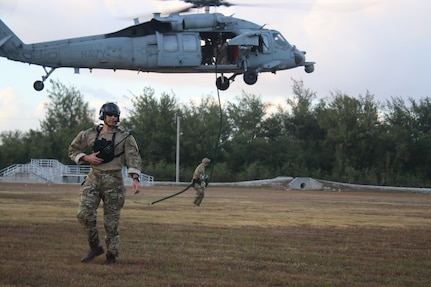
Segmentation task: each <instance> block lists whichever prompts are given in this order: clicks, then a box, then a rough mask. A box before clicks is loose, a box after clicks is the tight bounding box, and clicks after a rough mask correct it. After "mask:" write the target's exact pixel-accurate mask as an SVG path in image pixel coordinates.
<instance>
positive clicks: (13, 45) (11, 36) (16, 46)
mask: <svg viewBox="0 0 431 287" xmlns="http://www.w3.org/2000/svg"><path fill="white" fill-rule="evenodd" d="M24 46H25V44H24V43H23V42H22V41H21V40H20V39H19V38H18V37H17V35H15V33H14V32H12V30H11V29H9V27H8V26H6V24H4V23H3V21H2V20H0V56H2V57H6V58H8V59H11V60H17V61H22V60H21V59H19V57H18V55H19V53H18V52H17V51H19V50H21V49H22V48H23V47H24Z"/></svg>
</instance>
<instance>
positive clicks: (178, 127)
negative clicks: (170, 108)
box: [175, 117, 180, 182]
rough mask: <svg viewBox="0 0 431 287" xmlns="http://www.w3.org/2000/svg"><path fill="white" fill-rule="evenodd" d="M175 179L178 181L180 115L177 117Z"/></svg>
mask: <svg viewBox="0 0 431 287" xmlns="http://www.w3.org/2000/svg"><path fill="white" fill-rule="evenodd" d="M176 166H177V167H176V176H175V181H176V182H179V181H180V117H177V163H176Z"/></svg>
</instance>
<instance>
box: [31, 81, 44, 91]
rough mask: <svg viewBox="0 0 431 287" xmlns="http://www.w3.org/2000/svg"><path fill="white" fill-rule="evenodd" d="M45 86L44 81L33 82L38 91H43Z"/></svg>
mask: <svg viewBox="0 0 431 287" xmlns="http://www.w3.org/2000/svg"><path fill="white" fill-rule="evenodd" d="M44 87H45V85H44V84H43V82H42V81H36V82H34V84H33V88H34V89H35V90H36V91H38V92H40V91H42V90H43V88H44Z"/></svg>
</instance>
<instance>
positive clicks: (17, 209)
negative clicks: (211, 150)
mask: <svg viewBox="0 0 431 287" xmlns="http://www.w3.org/2000/svg"><path fill="white" fill-rule="evenodd" d="M78 189H79V186H78V185H45V184H33V185H25V184H5V183H0V250H1V251H0V286H2V287H5V286H62V287H69V286H79V287H92V286H95V287H96V286H97V287H100V286H122V287H127V286H132V287H137V286H307V287H310V286H343V287H344V286H349V287H352V286H367V287H370V286H427V287H428V286H431V285H430V284H431V195H429V194H419V193H416V194H414V193H396V192H371V191H366V192H365V191H362V192H361V191H342V192H329V191H291V190H290V191H287V190H274V189H271V188H269V187H267V188H264V187H262V188H229V187H211V186H209V187H208V189H207V192H206V197H205V199H204V201H203V203H202V205H201V207H195V206H193V204H192V202H193V197H194V192H193V191H192V190H189V191H187V192H186V193H183V194H181V195H179V196H178V197H175V198H171V199H169V200H166V201H163V202H160V203H158V204H155V205H152V206H149V205H148V202H150V201H154V200H156V199H159V198H161V197H164V196H166V195H169V194H172V193H175V192H177V191H179V190H181V189H182V187H178V186H177V187H169V186H152V187H146V188H144V189H143V192H142V193H141V194H139V195H137V196H135V195H132V194H131V192H129V193H128V197H127V200H126V204H125V207H124V208H123V211H122V218H121V239H122V244H121V254H120V257H119V258H118V263H117V264H116V265H114V266H105V265H103V262H104V259H105V258H104V256H100V257H98V258H96V259H95V260H94V261H93V262H91V263H89V264H83V263H81V262H80V258H81V257H82V256H83V255H84V254H85V253H86V251H87V249H88V246H87V242H86V238H85V235H84V233H83V230H82V228H81V227H80V226H79V225H78V222H77V220H76V217H75V214H76V209H77V204H78V203H77V202H78ZM102 213H103V211H102V210H101V209H99V219H100V220H99V222H98V225H99V227H100V229H99V231H100V234H101V235H102V236H104V230H103V227H102V221H101V218H102Z"/></svg>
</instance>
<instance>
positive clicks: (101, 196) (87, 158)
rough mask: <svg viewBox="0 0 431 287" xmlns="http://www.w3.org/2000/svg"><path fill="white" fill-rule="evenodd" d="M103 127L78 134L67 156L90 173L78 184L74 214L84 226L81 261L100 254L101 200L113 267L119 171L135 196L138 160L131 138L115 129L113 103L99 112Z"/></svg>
mask: <svg viewBox="0 0 431 287" xmlns="http://www.w3.org/2000/svg"><path fill="white" fill-rule="evenodd" d="M99 119H100V120H102V121H103V124H101V125H99V126H95V127H92V128H90V129H88V130H85V131H81V132H80V133H79V134H78V135H77V136H76V137H75V139H74V140H73V141H72V143H71V144H70V146H69V157H70V158H71V159H72V160H73V161H74V162H76V164H82V163H84V162H88V163H90V165H91V171H90V173H89V174H88V176H87V177H86V179H85V181H84V182H83V183H82V186H81V189H80V201H79V208H78V212H77V218H78V221H79V222H80V223H81V224H82V225H83V226H84V229H85V232H86V234H87V240H88V243H89V245H90V250H89V251H88V253H87V255H85V256H84V257H83V258H82V259H81V262H83V263H87V262H90V261H92V260H93V259H94V258H95V257H97V256H99V255H102V254H103V253H104V252H105V250H104V249H103V247H102V245H101V244H100V239H99V233H98V230H97V224H96V220H97V208H98V207H99V204H100V201H103V223H104V227H105V232H106V235H105V244H106V249H107V250H106V261H105V264H113V263H115V262H116V258H117V257H118V255H119V246H120V232H119V224H120V211H121V208H122V207H123V205H124V201H125V197H126V188H125V186H124V183H123V176H122V168H123V166H126V167H127V168H128V170H127V173H128V174H129V176H130V177H132V178H133V182H132V189H133V193H134V194H138V193H139V176H140V174H141V165H142V160H141V156H140V154H139V148H138V145H137V143H136V140H135V138H134V137H133V136H132V135H131V134H130V133H129V132H126V131H124V129H123V128H121V127H119V126H117V124H118V122H119V121H120V108H119V107H118V106H117V105H116V104H115V103H112V102H110V103H105V104H104V105H103V106H102V107H101V108H100V111H99Z"/></svg>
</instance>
